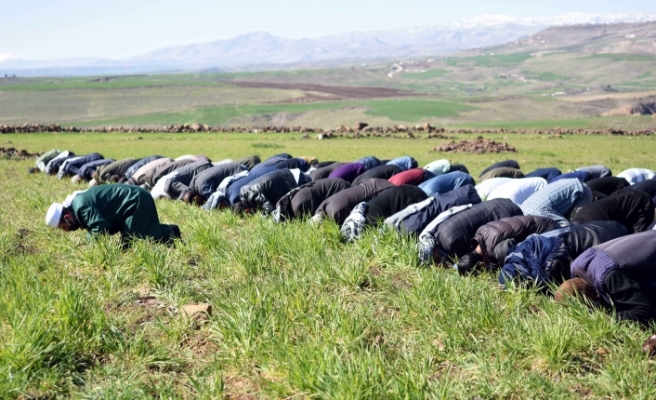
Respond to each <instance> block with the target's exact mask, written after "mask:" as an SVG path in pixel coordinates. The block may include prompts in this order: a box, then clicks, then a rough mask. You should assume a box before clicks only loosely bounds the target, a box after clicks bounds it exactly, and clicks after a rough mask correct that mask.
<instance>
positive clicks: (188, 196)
mask: <svg viewBox="0 0 656 400" xmlns="http://www.w3.org/2000/svg"><path fill="white" fill-rule="evenodd" d="M182 201H184V202H185V203H187V204H195V205H197V206H202V205H203V204H204V203H205V199H204V198H203V197H201V196H200V195H199V194H198V193H196V192H194V191H193V190H187V191H186V192H184V194H183V195H182Z"/></svg>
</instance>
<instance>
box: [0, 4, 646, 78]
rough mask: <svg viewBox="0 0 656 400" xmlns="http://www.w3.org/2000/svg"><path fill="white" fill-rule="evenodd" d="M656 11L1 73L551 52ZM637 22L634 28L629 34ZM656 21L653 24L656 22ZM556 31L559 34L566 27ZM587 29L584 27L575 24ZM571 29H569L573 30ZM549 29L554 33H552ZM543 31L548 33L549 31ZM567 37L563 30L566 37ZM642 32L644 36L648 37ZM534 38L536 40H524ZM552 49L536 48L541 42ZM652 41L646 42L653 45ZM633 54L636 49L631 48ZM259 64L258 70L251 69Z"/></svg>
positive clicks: (255, 37) (215, 48) (179, 51)
mask: <svg viewBox="0 0 656 400" xmlns="http://www.w3.org/2000/svg"><path fill="white" fill-rule="evenodd" d="M654 19H656V16H655V15H625V14H619V15H601V16H600V15H586V14H569V15H564V16H560V17H554V18H511V17H507V16H482V17H478V18H475V19H472V20H467V21H463V22H459V23H453V24H448V25H442V26H436V27H422V28H409V29H402V30H390V31H379V32H355V33H347V34H342V35H334V36H326V37H321V38H316V39H284V38H280V37H277V36H274V35H271V34H269V33H267V32H255V33H249V34H245V35H240V36H237V37H235V38H232V39H229V40H219V41H215V42H210V43H200V44H191V45H187V46H174V47H169V48H164V49H160V50H156V51H153V52H150V53H147V54H144V55H141V56H138V57H133V58H129V59H123V60H103V59H68V60H51V61H34V60H16V59H12V58H10V57H4V58H2V59H0V60H3V61H0V73H2V74H5V73H8V74H14V73H15V74H19V75H21V76H29V75H32V76H34V75H100V74H130V73H139V72H160V71H192V70H205V69H219V70H221V69H222V70H236V69H243V68H244V67H246V66H257V69H259V70H266V69H272V68H274V67H275V68H278V69H283V68H289V67H293V66H296V65H299V64H302V65H304V66H308V65H312V64H313V63H326V62H333V63H334V62H339V61H341V62H344V63H347V62H361V61H363V60H374V59H378V60H380V59H399V58H411V57H432V56H439V55H448V54H453V53H457V52H460V51H463V50H468V49H472V48H483V47H485V48H490V47H494V46H499V45H502V44H505V43H509V42H516V43H517V45H516V47H512V46H513V45H509V46H508V47H503V46H502V47H500V50H499V51H509V52H516V51H521V47H522V46H523V47H525V48H531V49H533V48H536V49H537V48H542V47H544V49H549V47H548V44H549V43H552V42H554V43H555V42H556V40H555V39H553V40H552V39H546V40H549V42H545V43H541V42H540V40H542V39H531V38H534V37H535V34H536V33H537V32H541V31H543V30H544V29H547V28H549V27H553V26H561V27H562V26H568V25H572V24H588V25H589V29H590V31H591V32H594V33H592V34H590V35H581V34H580V33H573V34H572V35H571V36H572V37H571V38H570V39H568V40H569V41H571V42H572V43H573V44H577V43H579V44H580V43H584V42H585V39H586V38H588V39H589V38H590V37H592V36H591V35H599V33H597V32H598V31H599V30H600V29H601V30H603V29H606V28H604V27H605V26H606V25H605V24H607V23H617V22H634V23H635V22H641V21H646V20H654ZM630 25H631V24H628V25H627V28H626V32H627V33H624V34H626V35H628V34H629V33H628V32H629V31H631V28H630ZM652 26H653V25H652ZM559 29H561V28H554V30H553V32H554V34H556V33H555V32H560V30H559ZM571 29H572V30H573V31H572V32H580V31H581V29H583V28H580V27H573V28H571ZM567 30H568V29H565V31H567ZM549 32H551V31H550V30H547V31H546V32H545V34H546V35H547V36H546V37H550V36H549V35H550V33H549ZM541 35H542V34H541ZM558 35H562V34H558ZM640 35H641V36H642V34H640ZM526 37H529V39H530V41H528V42H524V38H526ZM536 41H537V43H538V44H545V45H546V46H542V47H540V46H533V44H534V42H536ZM645 46H646V45H645ZM627 51H628V50H627ZM251 69H252V68H251Z"/></svg>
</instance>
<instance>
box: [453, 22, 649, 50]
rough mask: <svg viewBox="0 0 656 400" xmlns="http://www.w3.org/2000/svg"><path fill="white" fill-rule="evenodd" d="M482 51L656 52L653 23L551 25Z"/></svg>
mask: <svg viewBox="0 0 656 400" xmlns="http://www.w3.org/2000/svg"><path fill="white" fill-rule="evenodd" d="M485 50H486V51H488V52H495V53H497V54H513V53H524V52H532V53H539V54H548V53H553V52H561V53H564V52H567V53H578V54H636V55H639V54H644V55H656V22H655V21H651V22H643V23H620V24H601V25H573V26H560V27H552V28H548V29H545V30H542V31H540V32H537V33H534V34H531V35H530V36H528V37H525V38H521V39H519V40H515V41H512V42H510V43H507V44H504V45H500V46H493V47H489V48H486V49H485ZM476 51H477V50H472V51H470V52H466V53H463V54H468V53H469V54H471V53H475V52H476ZM539 54H538V55H539Z"/></svg>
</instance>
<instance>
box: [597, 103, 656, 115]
mask: <svg viewBox="0 0 656 400" xmlns="http://www.w3.org/2000/svg"><path fill="white" fill-rule="evenodd" d="M654 114H656V101H652V102H648V103H636V104H627V105H625V106H622V107H618V108H615V109H613V110H610V111H608V112H606V113H604V114H603V115H604V116H606V117H615V116H621V115H654Z"/></svg>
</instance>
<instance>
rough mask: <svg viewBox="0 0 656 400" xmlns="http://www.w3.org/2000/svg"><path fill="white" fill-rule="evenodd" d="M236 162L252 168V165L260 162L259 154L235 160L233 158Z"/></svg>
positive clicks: (249, 168)
mask: <svg viewBox="0 0 656 400" xmlns="http://www.w3.org/2000/svg"><path fill="white" fill-rule="evenodd" d="M234 161H235V162H236V163H237V164H241V165H244V166H246V168H247V169H248V170H249V171H250V170H252V169H253V167H254V166H256V165H257V164H259V163H261V162H262V160H260V157H259V156H246V157H241V158H238V159H236V160H234Z"/></svg>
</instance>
